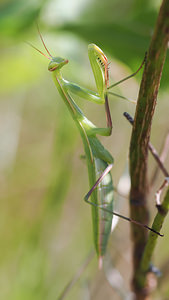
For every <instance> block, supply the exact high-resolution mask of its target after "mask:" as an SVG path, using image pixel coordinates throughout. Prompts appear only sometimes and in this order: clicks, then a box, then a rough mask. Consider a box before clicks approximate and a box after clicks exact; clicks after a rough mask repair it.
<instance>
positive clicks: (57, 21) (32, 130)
mask: <svg viewBox="0 0 169 300" xmlns="http://www.w3.org/2000/svg"><path fill="white" fill-rule="evenodd" d="M160 3H161V1H158V0H150V1H147V0H126V1H119V0H104V1H101V0H51V1H48V0H41V1H40V0H36V1H35V0H30V1H26V0H18V1H16V0H15V1H11V0H4V1H3V0H1V3H0V72H1V80H0V95H1V101H0V137H1V143H0V183H1V194H0V196H1V202H0V204H1V206H0V299H5V300H6V299H7V300H23V299H24V300H30V299H31V300H40V299H47V300H54V299H57V297H58V296H59V294H60V293H61V291H62V289H63V288H64V286H65V285H66V284H67V282H68V281H69V280H70V279H71V278H72V276H73V275H74V274H75V272H76V271H77V270H78V268H79V267H80V265H81V264H82V262H83V261H84V259H85V257H87V255H88V253H89V251H90V250H91V249H92V247H93V240H92V223H91V212H90V210H91V208H90V207H89V205H86V204H85V203H84V202H83V197H84V195H85V193H86V192H87V191H88V188H89V187H88V177H87V169H86V166H85V161H84V160H82V159H80V155H82V154H84V152H83V147H82V141H81V139H80V136H79V132H78V131H77V129H76V127H75V125H74V123H73V121H72V119H71V117H70V115H69V113H68V111H67V109H66V107H65V106H64V105H63V103H62V99H61V98H60V96H59V95H58V92H57V90H56V88H55V86H54V84H53V82H52V80H51V75H50V73H49V72H48V71H47V66H48V61H47V59H45V58H44V57H43V56H42V55H40V54H39V53H38V52H36V51H35V50H34V49H32V48H31V47H29V46H28V45H27V44H26V43H25V41H28V42H31V43H32V44H33V45H35V46H36V47H38V48H39V49H41V50H42V51H44V49H43V46H42V43H41V42H40V39H39V36H38V32H37V28H36V22H38V24H39V27H40V30H41V33H42V35H43V37H44V40H45V42H46V45H47V47H48V48H49V50H50V51H51V53H52V54H53V55H56V56H62V57H65V58H68V59H69V64H68V65H67V66H66V67H65V68H64V70H63V73H64V76H65V77H66V78H67V79H69V80H71V81H75V82H77V83H79V84H80V85H83V86H85V87H87V88H90V89H92V90H95V84H94V79H93V74H92V71H91V68H90V64H89V61H88V56H87V46H88V44H89V43H91V42H93V43H96V44H97V45H98V46H100V47H101V48H102V49H103V51H104V52H105V53H106V54H107V56H108V58H109V61H110V62H111V64H110V73H111V81H112V82H115V81H118V80H119V79H121V78H123V77H125V76H127V75H129V74H131V72H133V71H135V70H136V69H137V68H138V66H139V65H140V63H141V61H142V60H143V57H144V54H145V51H146V50H147V48H148V46H149V42H150V39H151V35H152V33H153V28H154V24H155V21H156V17H157V14H158V10H159V6H160ZM168 65H169V60H168V58H167V61H166V65H165V69H164V73H163V77H162V83H161V88H160V94H159V96H158V106H157V109H156V113H155V117H154V123H153V128H152V135H151V141H152V143H153V144H154V145H155V146H156V148H157V149H158V150H159V149H160V147H161V145H162V141H163V139H164V136H165V134H166V132H167V129H168V109H169V101H168V91H169V89H168V78H169V67H168ZM141 73H142V72H140V74H138V75H137V78H134V79H130V80H129V81H128V82H126V83H124V84H122V85H121V86H120V87H119V88H117V89H116V90H115V91H117V92H119V93H121V94H122V95H124V96H126V97H128V98H130V99H137V94H138V89H139V81H140V79H141ZM76 100H77V103H78V105H79V106H80V107H81V108H82V109H83V110H84V112H85V114H86V115H87V116H88V118H89V119H90V120H92V121H93V122H94V123H96V124H97V125H98V126H100V127H101V126H105V113H104V108H103V106H98V107H97V106H96V104H92V103H89V102H85V101H82V100H79V99H76ZM110 102H111V103H110V107H111V113H112V119H113V134H112V136H111V137H109V138H102V139H101V140H102V142H103V143H104V145H105V146H106V147H107V148H108V149H109V151H110V152H111V153H112V155H113V156H114V158H115V166H114V169H113V171H112V174H113V178H114V184H115V186H117V184H118V182H119V179H120V177H121V175H122V174H123V173H124V171H125V170H126V165H127V157H128V147H129V141H130V134H131V126H130V125H129V124H128V123H127V121H126V120H125V119H124V117H123V112H124V111H128V112H130V113H131V114H132V115H134V110H135V106H134V105H133V104H130V103H128V102H125V101H123V100H119V99H116V98H112V100H110ZM149 166H150V171H149V175H150V178H151V174H152V171H153V170H154V168H155V163H154V161H153V159H152V158H151V157H150V164H149ZM166 167H167V162H166ZM161 180H162V177H159V178H158V180H157V182H156V183H155V186H154V188H153V191H152V193H151V195H150V208H151V212H152V215H151V217H152V218H153V216H154V214H155V212H156V211H155V208H154V197H153V193H154V191H155V190H156V189H157V187H158V186H159V184H160V183H161ZM124 192H125V191H124ZM118 198H119V197H117V195H116V202H117V204H116V207H117V209H118V210H119V211H120V212H121V213H123V214H125V215H128V205H127V200H124V199H118ZM119 200H120V204H119V203H118V201H119ZM168 223H169V222H168ZM163 233H164V234H165V238H164V239H159V243H158V249H157V250H156V256H155V258H154V260H155V263H156V264H157V265H158V266H162V265H163V264H166V261H167V259H168V251H169V246H168V245H169V235H168V234H167V222H166V223H165V226H164V229H163ZM130 251H131V241H130V230H129V225H128V224H126V223H125V222H124V221H120V222H119V224H118V226H117V227H116V229H115V231H114V232H113V234H112V236H111V237H110V243H109V247H108V255H109V256H110V257H111V259H112V261H113V262H115V265H116V266H117V268H118V269H120V271H121V273H122V275H123V277H124V281H125V287H126V289H129V281H130V277H131V272H132V266H131V252H130ZM166 276H167V275H166ZM109 279H110V278H109ZM166 281H167V279H166ZM161 295H163V296H162V297H161ZM112 297H114V298H112ZM165 297H166V299H168V297H169V291H168V286H167V285H166V286H165V284H161V287H160V290H159V292H158V293H157V299H164V298H165ZM103 298H104V299H107V300H108V299H122V298H120V296H119V294H118V292H116V291H114V290H112V288H111V287H110V285H109V284H108V283H107V281H106V279H105V275H104V272H103V271H98V268H97V259H96V257H95V258H94V259H93V260H92V262H91V264H90V265H89V267H88V268H87V270H86V271H85V272H84V273H83V275H82V276H81V278H80V280H79V281H78V283H77V284H76V285H75V286H74V287H73V288H72V289H71V291H70V293H69V294H68V296H67V299H70V300H71V299H84V300H90V299H92V300H95V299H97V300H101V299H103ZM154 299H156V298H154Z"/></svg>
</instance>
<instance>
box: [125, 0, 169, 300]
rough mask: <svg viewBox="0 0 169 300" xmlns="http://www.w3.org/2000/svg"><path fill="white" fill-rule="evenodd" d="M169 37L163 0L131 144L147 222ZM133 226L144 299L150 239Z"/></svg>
mask: <svg viewBox="0 0 169 300" xmlns="http://www.w3.org/2000/svg"><path fill="white" fill-rule="evenodd" d="M168 40H169V0H163V2H162V6H161V8H160V12H159V15H158V19H157V22H156V26H155V30H154V34H153V36H152V40H151V44H150V47H149V50H148V56H147V63H146V64H145V69H144V73H143V78H142V82H141V86H140V91H139V97H138V102H137V107H136V114H135V120H134V125H133V131H132V137H131V144H130V176H131V191H130V214H131V218H132V219H134V220H138V221H140V222H142V223H145V224H147V223H148V220H149V211H148V208H147V195H148V184H147V182H148V180H147V161H148V143H149V138H150V130H151V124H152V118H153V114H154V110H155V106H156V98H157V93H158V89H159V84H160V79H161V73H162V69H163V64H164V61H165V56H166V51H167V44H168ZM131 226H132V239H133V244H134V245H133V265H134V275H133V281H132V282H133V290H134V292H135V294H136V299H141V300H143V299H148V298H146V297H148V296H147V295H148V294H149V292H147V294H145V289H144V287H143V286H142V270H141V268H140V263H141V259H142V255H143V251H144V247H145V245H146V242H147V232H146V231H144V230H141V229H140V228H138V227H136V226H133V225H131ZM144 275H145V274H144Z"/></svg>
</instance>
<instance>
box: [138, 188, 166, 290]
mask: <svg viewBox="0 0 169 300" xmlns="http://www.w3.org/2000/svg"><path fill="white" fill-rule="evenodd" d="M168 210H169V189H168V190H167V192H166V195H165V197H164V200H163V202H162V204H161V205H160V207H159V210H158V212H157V214H156V216H155V219H154V222H153V225H152V228H153V229H155V230H157V231H160V230H161V228H162V225H163V223H164V219H165V217H166V215H167V213H168ZM157 238H158V236H157V234H154V233H153V232H150V234H149V237H148V241H147V243H146V246H145V249H144V254H143V257H142V260H141V265H140V269H141V273H142V274H143V276H142V280H141V283H142V286H144V285H145V274H146V272H148V271H149V267H150V261H151V257H152V254H153V251H154V248H155V246H156V243H157Z"/></svg>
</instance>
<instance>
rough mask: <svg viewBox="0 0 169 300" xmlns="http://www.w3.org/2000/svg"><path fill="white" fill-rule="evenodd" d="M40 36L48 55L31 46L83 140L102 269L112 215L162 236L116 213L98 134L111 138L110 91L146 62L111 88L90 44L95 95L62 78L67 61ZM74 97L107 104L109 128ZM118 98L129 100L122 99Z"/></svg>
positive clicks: (103, 60) (108, 159)
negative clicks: (100, 124)
mask: <svg viewBox="0 0 169 300" xmlns="http://www.w3.org/2000/svg"><path fill="white" fill-rule="evenodd" d="M39 35H40V38H41V41H42V43H43V45H44V48H45V50H46V51H47V55H46V54H44V53H43V52H41V51H40V50H39V49H37V48H36V47H34V46H32V45H31V44H30V45H31V46H32V47H33V48H34V49H36V50H37V51H38V52H40V53H41V54H42V55H44V56H45V57H47V58H48V59H49V60H50V62H49V65H48V70H49V72H50V73H51V75H52V79H53V81H54V84H55V86H56V88H57V90H58V92H59V94H60V96H61V98H62V99H63V101H64V103H65V104H66V106H67V108H68V110H69V112H70V114H71V116H72V118H73V120H74V122H75V123H76V126H77V128H78V130H79V132H80V135H81V138H82V141H83V146H84V150H85V158H86V163H87V167H88V176H89V185H90V191H89V192H88V193H87V194H86V196H85V197H84V200H85V201H86V202H87V203H89V204H90V205H91V206H92V221H93V236H94V245H95V249H96V253H97V256H98V260H99V267H100V268H101V266H102V261H103V257H104V255H105V252H106V247H107V243H108V239H109V236H110V233H111V225H112V217H113V215H116V216H118V217H121V218H123V219H125V220H127V221H131V222H132V223H135V224H137V225H140V226H143V227H145V228H147V229H149V230H151V231H153V232H155V233H157V234H159V235H161V234H160V233H158V232H156V231H154V230H153V229H152V228H150V227H148V226H147V225H144V224H141V223H139V222H137V221H135V220H132V219H130V218H128V217H125V216H122V215H120V214H118V213H115V212H114V211H113V201H114V195H113V192H114V188H113V182H112V176H111V173H110V171H111V169H112V167H113V164H114V159H113V157H112V155H111V154H110V153H109V152H108V150H106V149H105V148H104V147H103V145H102V144H101V142H100V141H99V139H98V138H97V135H100V136H110V135H111V133H112V120H111V114H110V109H109V103H108V95H109V94H113V95H116V94H115V93H112V92H110V91H109V90H110V89H111V88H112V87H114V86H116V85H117V84H119V83H121V82H123V81H125V80H127V79H129V78H130V77H132V76H134V75H135V74H136V73H137V72H138V71H139V70H140V69H141V68H142V66H143V64H144V61H143V63H142V64H141V66H140V67H139V69H138V70H137V71H136V72H135V73H133V74H132V75H130V76H128V77H126V78H124V79H122V80H120V81H118V82H117V83H115V84H112V85H110V86H109V63H108V59H107V57H106V55H105V54H104V52H103V51H102V50H101V49H100V48H99V47H98V46H96V45H95V44H89V46H88V56H89V60H90V64H91V67H92V70H93V74H94V78H95V82H96V87H97V92H93V91H91V90H89V89H86V88H84V87H81V86H79V85H78V84H76V83H73V82H70V81H68V80H66V79H64V78H63V75H62V68H63V67H64V66H65V65H66V64H67V63H68V60H67V59H64V58H61V57H53V56H52V55H51V54H50V52H49V50H48V48H47V47H46V45H45V42H44V40H43V38H42V35H41V33H40V32H39ZM72 95H78V96H79V97H80V98H83V99H85V100H88V101H92V102H95V103H96V104H104V105H105V112H106V120H107V127H106V128H99V127H97V126H95V125H94V124H93V123H92V122H91V121H90V120H88V119H87V118H86V117H85V115H84V113H83V112H82V111H81V109H80V108H79V107H78V106H77V104H76V103H75V101H74V99H73V97H72ZM116 96H118V97H121V98H123V99H127V98H125V97H123V96H119V95H116ZM89 197H90V200H89Z"/></svg>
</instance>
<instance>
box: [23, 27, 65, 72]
mask: <svg viewBox="0 0 169 300" xmlns="http://www.w3.org/2000/svg"><path fill="white" fill-rule="evenodd" d="M37 29H38V32H39V36H40V39H41V41H42V43H43V46H44V48H45V50H46V52H47V54H48V55H46V54H44V53H43V52H42V51H40V50H39V49H38V48H36V47H35V46H33V45H32V44H30V43H28V42H27V44H28V45H30V46H31V47H32V48H34V49H35V50H36V51H38V52H39V53H40V54H42V55H43V56H45V57H46V58H48V59H49V60H50V63H49V65H48V70H49V71H51V72H52V71H54V70H56V69H58V70H59V69H61V68H62V67H63V66H64V65H66V64H67V63H68V62H69V61H68V60H67V59H64V58H61V57H53V56H52V55H51V54H50V52H49V50H48V48H47V47H46V44H45V42H44V39H43V37H42V35H41V33H40V30H39V27H38V24H37Z"/></svg>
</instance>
